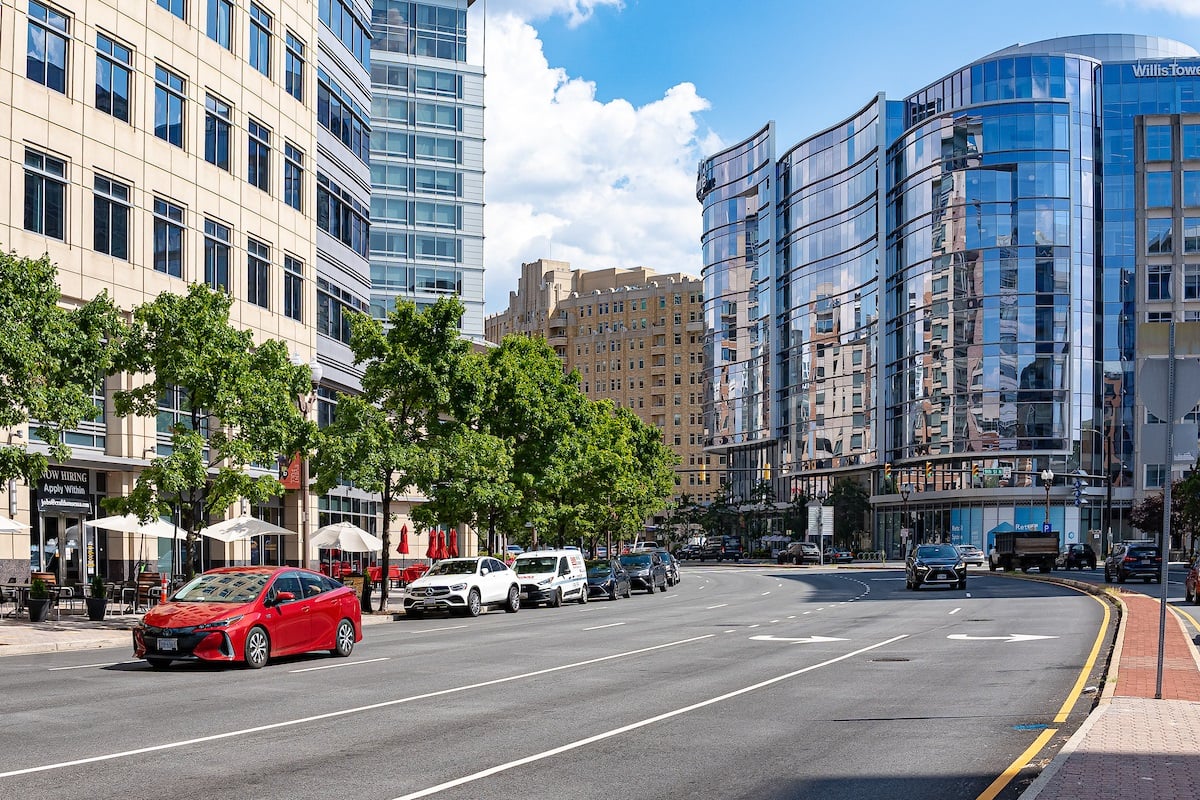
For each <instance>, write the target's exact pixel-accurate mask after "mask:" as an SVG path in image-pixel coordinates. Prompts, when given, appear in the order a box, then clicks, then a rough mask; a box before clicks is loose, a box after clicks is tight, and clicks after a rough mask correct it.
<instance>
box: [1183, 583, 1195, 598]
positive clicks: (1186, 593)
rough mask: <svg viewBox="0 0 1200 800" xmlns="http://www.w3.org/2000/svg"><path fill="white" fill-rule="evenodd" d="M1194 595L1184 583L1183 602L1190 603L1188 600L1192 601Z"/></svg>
mask: <svg viewBox="0 0 1200 800" xmlns="http://www.w3.org/2000/svg"><path fill="white" fill-rule="evenodd" d="M1194 596H1195V595H1193V594H1192V590H1191V589H1189V588H1188V587H1187V584H1186V583H1185V584H1184V585H1183V602H1185V603H1190V602H1192V598H1193V597H1194Z"/></svg>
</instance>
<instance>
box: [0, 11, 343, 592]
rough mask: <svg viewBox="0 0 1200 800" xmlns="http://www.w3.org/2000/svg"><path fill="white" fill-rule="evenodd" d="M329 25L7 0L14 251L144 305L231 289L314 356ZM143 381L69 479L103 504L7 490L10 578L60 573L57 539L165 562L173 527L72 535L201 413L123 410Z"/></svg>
mask: <svg viewBox="0 0 1200 800" xmlns="http://www.w3.org/2000/svg"><path fill="white" fill-rule="evenodd" d="M317 25H318V7H317V4H315V3H308V2H298V1H297V0H254V2H249V0H232V2H227V0H205V1H204V2H201V1H200V0H159V2H146V1H145V0H141V1H139V0H133V2H129V1H128V0H126V1H125V2H120V3H118V2H108V1H107V0H88V2H84V1H83V0H69V1H68V0H64V1H63V2H50V1H49V0H44V1H43V0H0V185H4V186H7V187H9V188H8V190H7V191H8V193H9V194H8V198H9V199H8V201H7V202H6V203H5V204H4V206H5V207H4V209H3V210H2V211H0V247H3V248H4V249H5V250H11V251H14V252H15V253H16V254H18V255H20V256H31V257H37V256H40V255H42V254H43V253H47V254H48V255H49V258H50V259H51V260H52V261H53V262H54V263H55V264H56V265H57V268H58V279H59V282H60V286H61V288H62V293H63V303H64V304H67V305H71V304H75V303H78V302H80V301H85V300H88V299H90V298H92V297H94V296H95V295H96V294H97V293H99V292H100V291H102V290H108V292H109V293H110V294H111V295H112V296H113V297H114V298H115V300H116V302H117V303H118V305H120V306H121V307H122V308H123V309H126V310H129V309H132V308H133V307H134V306H136V305H138V304H140V303H143V302H146V301H149V300H152V299H153V298H154V297H155V296H157V295H158V294H159V293H161V292H173V293H178V294H182V293H184V292H185V291H186V290H187V287H188V285H189V284H190V283H199V282H203V283H207V284H209V285H212V286H217V287H221V288H224V289H226V290H228V291H229V292H230V294H231V295H232V296H233V298H234V305H233V310H232V318H233V323H234V324H235V325H237V326H239V327H244V328H249V329H252V330H253V331H255V332H256V334H257V335H258V336H259V337H260V339H266V338H278V339H282V340H284V341H285V342H287V344H288V346H289V347H290V348H291V350H292V351H293V352H294V353H296V354H298V355H299V356H300V357H301V358H302V359H303V360H304V361H305V362H307V361H309V360H310V359H311V358H312V357H313V356H314V354H315V351H316V338H317V336H316V328H315V323H316V317H317V302H316V299H317V298H316V258H317V244H316V242H317V230H318V226H317V224H315V223H316V222H317V221H318V214H317V186H316V183H317V182H316V180H315V175H314V164H315V159H316V151H317V138H316V130H317V124H316V121H317V95H318V93H317V80H316V78H317V76H316V69H315V58H316V53H317V49H318V48H317V36H318V31H317ZM364 230H365V225H364ZM131 385H132V383H131V382H130V379H129V378H128V376H118V377H114V378H110V379H108V381H107V383H106V385H104V386H102V387H98V388H97V393H96V402H97V405H98V406H99V407H101V408H102V410H103V413H102V414H101V416H100V417H99V418H98V419H96V420H95V421H94V422H88V423H86V424H84V425H83V426H82V427H81V429H80V430H79V431H77V432H74V433H73V434H72V435H71V436H70V437H69V442H70V444H71V446H72V448H73V458H72V459H71V461H70V462H69V464H67V465H64V466H65V467H67V468H68V470H67V472H66V473H64V475H63V476H62V477H64V479H73V480H75V481H76V482H77V484H78V483H81V484H82V485H83V486H84V489H85V490H86V494H87V497H88V499H89V500H90V504H89V505H90V510H86V511H85V510H83V509H80V510H76V511H74V512H70V511H64V510H62V509H53V510H46V509H44V508H42V506H44V505H45V503H44V501H45V498H44V497H39V495H38V487H36V486H34V487H28V486H22V485H20V484H16V485H10V486H8V487H0V488H4V489H6V498H7V507H6V508H4V509H3V511H4V512H7V513H9V514H12V515H14V516H15V517H16V518H17V519H18V520H19V521H22V522H24V523H25V524H27V525H29V526H30V529H29V530H24V531H21V532H19V533H15V534H10V533H0V577H4V578H5V579H6V578H7V576H9V575H24V576H26V577H27V576H28V573H29V569H30V567H31V564H32V566H33V567H34V568H42V565H41V564H39V563H34V562H35V561H42V560H43V559H46V558H47V555H46V554H45V552H38V550H39V547H38V546H37V545H34V544H31V543H37V542H40V541H50V540H54V541H55V542H56V543H61V544H62V545H63V556H64V557H63V559H62V561H63V574H64V578H65V579H67V580H70V581H72V582H74V581H79V580H82V579H84V578H85V577H86V576H87V575H88V574H95V572H96V571H99V572H101V573H104V574H106V575H107V576H108V577H114V578H115V577H124V575H122V574H121V573H122V572H123V571H127V570H129V569H131V568H132V565H133V564H134V563H135V562H136V561H139V560H146V561H149V562H151V565H152V568H153V564H154V562H156V561H159V560H160V559H161V558H162V548H163V545H164V544H165V543H167V542H169V541H170V540H150V539H144V538H143V537H139V536H129V535H119V534H112V535H103V534H102V535H101V536H98V537H94V538H93V537H92V536H90V535H88V536H82V535H78V534H77V533H76V534H73V533H70V532H69V531H68V528H69V527H70V526H74V525H76V524H77V523H78V522H79V521H80V520H81V519H84V518H88V517H90V516H95V515H98V514H102V513H103V511H102V510H101V509H100V508H99V507H98V501H99V500H100V499H101V498H103V497H105V496H115V495H120V494H123V493H125V492H126V491H127V490H128V489H129V487H130V486H131V485H132V483H133V481H134V479H135V477H136V475H137V474H138V472H139V471H140V469H141V468H143V467H144V466H145V465H146V464H147V463H148V461H149V459H151V458H153V457H155V455H157V454H162V452H163V446H164V444H165V443H166V444H167V446H169V433H168V432H166V430H165V427H166V426H165V425H164V420H167V421H169V420H170V419H171V418H173V417H175V416H178V415H180V414H183V413H184V409H182V408H180V407H178V402H177V398H176V399H175V400H172V399H170V398H167V399H165V400H164V406H163V407H162V408H160V411H159V419H158V421H157V422H158V424H157V425H156V420H154V419H146V418H141V417H128V418H120V417H117V416H116V415H115V414H114V413H113V409H112V403H111V394H112V392H113V391H114V390H116V389H118V388H128V387H129V386H131ZM30 435H31V433H30V431H27V430H19V431H13V432H10V433H8V439H7V441H8V443H20V442H21V440H22V439H23V438H24V439H25V440H26V441H28V437H29V436H30ZM28 446H29V447H30V448H37V447H39V443H38V442H36V441H32V442H28ZM289 502H293V503H294V502H295V499H294V498H293V499H292V500H290V501H289ZM76 530H77V529H76ZM63 534H65V535H63ZM206 545H207V546H210V547H213V546H216V547H225V546H224V545H221V544H220V543H214V542H207V543H206ZM281 546H290V547H293V548H294V547H295V542H294V537H293V540H292V542H291V544H290V545H281ZM229 547H230V548H238V547H241V548H248V547H249V545H248V544H247V543H244V542H243V543H239V544H235V545H230V546H229ZM31 550H32V557H31ZM291 555H292V560H293V561H294V560H295V555H296V554H295V553H292V554H291ZM211 556H212V559H213V560H214V561H217V562H219V561H222V560H227V559H228V560H235V559H237V560H244V559H245V558H246V557H247V553H243V552H235V551H234V550H232V549H230V550H223V551H221V552H213V553H211Z"/></svg>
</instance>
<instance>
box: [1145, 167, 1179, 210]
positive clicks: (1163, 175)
mask: <svg viewBox="0 0 1200 800" xmlns="http://www.w3.org/2000/svg"><path fill="white" fill-rule="evenodd" d="M1172 177H1174V173H1171V172H1147V173H1146V208H1170V206H1171V202H1172V198H1171V194H1172V192H1171V178H1172Z"/></svg>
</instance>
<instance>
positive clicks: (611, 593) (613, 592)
mask: <svg viewBox="0 0 1200 800" xmlns="http://www.w3.org/2000/svg"><path fill="white" fill-rule="evenodd" d="M608 599H609V600H616V599H617V584H616V583H614V584H613V585H612V586H610V587H608Z"/></svg>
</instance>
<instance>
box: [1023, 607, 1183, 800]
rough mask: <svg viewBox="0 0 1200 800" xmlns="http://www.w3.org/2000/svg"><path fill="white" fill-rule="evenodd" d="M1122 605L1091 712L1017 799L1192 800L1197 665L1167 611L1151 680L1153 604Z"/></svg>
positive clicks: (1155, 614)
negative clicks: (1101, 688) (1160, 670)
mask: <svg viewBox="0 0 1200 800" xmlns="http://www.w3.org/2000/svg"><path fill="white" fill-rule="evenodd" d="M1121 601H1122V603H1123V605H1124V611H1123V613H1122V618H1121V624H1120V629H1119V632H1118V635H1117V643H1116V647H1115V649H1114V652H1113V656H1112V662H1111V663H1110V664H1109V669H1108V675H1107V678H1106V680H1105V687H1104V692H1103V694H1102V695H1101V698H1100V702H1099V704H1098V706H1097V707H1096V709H1095V711H1093V712H1092V713H1091V715H1090V716H1088V718H1087V719H1086V720H1085V721H1084V723H1083V725H1081V726H1080V727H1079V730H1077V731H1076V732H1075V734H1074V735H1073V736H1072V737H1071V738H1070V740H1068V742H1067V743H1066V745H1064V746H1063V749H1062V751H1061V752H1060V753H1059V754H1058V755H1057V756H1056V757H1055V758H1054V760H1053V761H1052V762H1051V763H1050V765H1049V766H1048V767H1046V769H1044V770H1043V771H1042V774H1041V775H1039V776H1038V778H1037V779H1036V780H1035V781H1034V782H1033V783H1032V784H1030V785H1029V788H1028V789H1026V790H1025V792H1024V793H1023V794H1022V795H1021V800H1035V799H1036V800H1108V798H1112V799H1113V800H1116V799H1117V798H1134V797H1136V798H1138V800H1200V662H1198V659H1197V653H1196V648H1195V646H1194V645H1193V644H1192V642H1191V639H1190V638H1189V636H1188V634H1187V631H1186V630H1185V629H1184V627H1183V624H1182V623H1181V622H1180V620H1179V618H1178V617H1177V616H1176V615H1175V614H1174V613H1172V612H1171V611H1170V610H1169V609H1168V612H1167V624H1166V633H1165V636H1164V639H1163V677H1162V699H1160V700H1156V699H1154V695H1155V689H1156V687H1157V684H1158V678H1157V673H1158V632H1159V615H1160V605H1159V602H1158V601H1157V600H1155V599H1153V598H1150V597H1147V596H1145V595H1140V594H1132V593H1131V594H1122V595H1121Z"/></svg>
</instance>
